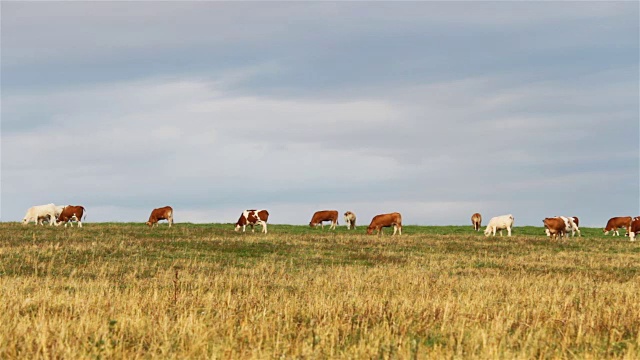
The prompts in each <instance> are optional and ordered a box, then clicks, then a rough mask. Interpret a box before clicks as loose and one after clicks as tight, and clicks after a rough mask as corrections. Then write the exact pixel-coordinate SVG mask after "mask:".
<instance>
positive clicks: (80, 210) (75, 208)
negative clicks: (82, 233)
mask: <svg viewBox="0 0 640 360" xmlns="http://www.w3.org/2000/svg"><path fill="white" fill-rule="evenodd" d="M74 215H75V217H76V219H78V221H82V216H83V215H84V207H83V206H80V205H67V206H65V207H64V209H62V212H61V213H60V215H59V216H58V222H60V221H62V222H67V221H69V220H71V219H73V217H74Z"/></svg>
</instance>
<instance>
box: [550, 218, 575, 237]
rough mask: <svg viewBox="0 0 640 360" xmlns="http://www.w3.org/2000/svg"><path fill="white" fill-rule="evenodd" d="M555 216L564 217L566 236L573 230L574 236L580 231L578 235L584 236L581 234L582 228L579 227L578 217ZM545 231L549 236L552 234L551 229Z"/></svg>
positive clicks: (572, 234)
mask: <svg viewBox="0 0 640 360" xmlns="http://www.w3.org/2000/svg"><path fill="white" fill-rule="evenodd" d="M554 218H558V219H562V221H564V224H565V231H564V232H565V236H568V235H567V234H569V231H571V236H572V237H573V236H575V235H576V232H577V233H578V236H582V235H581V234H580V228H579V227H578V224H577V223H576V220H575V219H578V218H577V217H575V216H573V217H567V216H554ZM545 232H546V233H547V236H551V234H550V232H549V229H545Z"/></svg>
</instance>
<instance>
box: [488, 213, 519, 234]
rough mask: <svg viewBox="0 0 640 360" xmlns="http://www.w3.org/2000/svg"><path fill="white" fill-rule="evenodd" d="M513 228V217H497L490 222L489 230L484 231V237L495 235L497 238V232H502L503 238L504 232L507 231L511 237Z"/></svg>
mask: <svg viewBox="0 0 640 360" xmlns="http://www.w3.org/2000/svg"><path fill="white" fill-rule="evenodd" d="M512 227H513V215H511V214H509V215H502V216H496V217H493V218H491V220H489V224H487V228H486V229H484V236H489V235H491V234H493V236H496V230H500V236H502V230H504V229H507V236H511V228H512Z"/></svg>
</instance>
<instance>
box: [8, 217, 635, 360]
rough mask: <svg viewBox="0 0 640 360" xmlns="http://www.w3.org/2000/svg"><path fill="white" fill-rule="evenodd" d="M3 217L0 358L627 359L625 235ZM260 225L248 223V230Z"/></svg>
mask: <svg viewBox="0 0 640 360" xmlns="http://www.w3.org/2000/svg"><path fill="white" fill-rule="evenodd" d="M232 229H233V226H232V225H230V224H213V225H200V224H176V225H175V226H174V227H173V228H171V229H169V228H167V226H166V224H162V225H161V227H160V228H156V229H152V230H151V229H148V228H147V227H146V226H144V225H143V224H123V223H117V224H112V223H103V224H92V223H87V224H86V225H85V227H84V228H82V229H77V228H73V229H69V228H67V229H64V228H50V227H47V226H45V227H36V226H33V225H30V226H21V225H20V224H16V223H1V224H0V294H1V295H0V321H1V323H2V327H1V330H0V358H1V359H11V358H126V359H134V358H148V357H160V358H181V359H183V358H230V359H240V358H242V359H246V358H256V359H264V358H331V359H335V358H349V359H353V358H381V359H391V358H399V359H405V358H411V359H427V358H433V359H441V358H483V359H496V358H503V359H529V358H544V359H546V358H578V359H602V358H626V359H636V358H640V331H639V330H640V296H639V295H640V242H635V243H631V242H629V241H628V238H625V237H617V238H616V237H611V236H609V237H604V236H603V235H602V231H601V229H582V232H583V235H584V236H583V237H582V238H579V239H575V238H574V239H569V240H565V241H551V240H549V239H547V238H546V237H545V236H544V232H543V230H542V228H538V227H516V228H515V230H514V236H513V237H511V238H508V237H506V236H505V237H502V238H501V237H499V236H498V237H495V238H485V237H484V236H483V235H482V233H481V232H480V233H475V232H473V230H472V229H471V226H433V227H419V226H405V227H404V229H403V232H404V235H402V236H401V237H393V238H392V237H391V236H388V235H389V234H390V232H389V230H386V235H385V236H383V237H377V236H366V235H364V231H365V227H364V226H360V227H358V230H357V231H356V232H348V231H347V230H346V229H345V228H344V226H342V227H340V228H339V229H338V230H337V231H335V232H332V231H329V230H328V229H327V228H326V227H325V230H324V231H323V230H321V229H309V227H307V226H289V225H269V234H268V235H263V234H259V233H258V232H256V233H255V234H251V233H247V234H241V233H235V232H233V230H232ZM257 229H259V227H257Z"/></svg>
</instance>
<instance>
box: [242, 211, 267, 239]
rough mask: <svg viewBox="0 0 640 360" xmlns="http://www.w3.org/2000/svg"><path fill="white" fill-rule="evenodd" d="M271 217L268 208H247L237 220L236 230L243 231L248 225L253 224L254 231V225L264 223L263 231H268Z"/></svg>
mask: <svg viewBox="0 0 640 360" xmlns="http://www.w3.org/2000/svg"><path fill="white" fill-rule="evenodd" d="M268 219H269V212H268V211H267V210H245V211H243V212H242V214H241V215H240V219H238V222H236V228H235V231H238V230H240V227H242V232H244V231H245V230H246V226H247V225H249V226H251V232H253V225H255V224H260V225H262V232H263V233H265V234H266V233H267V220H268Z"/></svg>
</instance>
